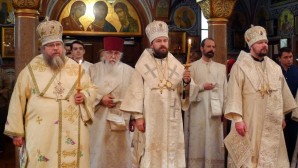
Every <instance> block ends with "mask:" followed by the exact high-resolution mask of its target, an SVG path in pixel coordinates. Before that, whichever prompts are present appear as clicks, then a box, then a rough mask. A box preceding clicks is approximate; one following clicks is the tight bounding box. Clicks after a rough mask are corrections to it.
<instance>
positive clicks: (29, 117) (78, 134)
mask: <svg viewBox="0 0 298 168" xmlns="http://www.w3.org/2000/svg"><path fill="white" fill-rule="evenodd" d="M62 29H63V28H62V26H61V24H60V23H59V22H57V21H48V20H46V21H44V22H42V23H40V24H39V25H38V27H37V33H38V34H39V35H40V40H41V43H42V47H41V52H42V54H41V55H38V56H36V57H34V58H33V60H32V61H31V62H30V63H29V64H28V65H27V66H26V67H25V68H24V69H23V70H22V71H21V72H20V74H19V76H18V79H17V82H16V84H15V88H14V91H13V94H12V97H11V101H10V106H9V112H8V118H7V122H6V127H5V134H6V135H8V136H10V137H12V138H13V143H14V145H16V146H17V147H22V154H21V156H20V158H21V167H23V166H24V167H59V168H60V167H81V168H85V167H86V168H88V167H90V158H89V131H88V122H89V120H91V119H92V117H93V103H94V102H93V100H94V97H95V96H94V95H93V93H95V92H96V89H95V87H94V86H93V85H92V84H91V81H90V78H89V76H88V74H85V73H84V71H81V72H78V69H79V67H78V64H77V63H76V62H75V61H74V60H72V59H69V58H67V57H66V56H65V52H64V48H63V42H62V32H63V30H62ZM78 73H80V80H78ZM78 81H80V88H78V91H77V90H76V88H77V85H78V83H77V82H78Z"/></svg>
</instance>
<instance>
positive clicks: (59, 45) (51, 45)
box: [45, 43, 62, 49]
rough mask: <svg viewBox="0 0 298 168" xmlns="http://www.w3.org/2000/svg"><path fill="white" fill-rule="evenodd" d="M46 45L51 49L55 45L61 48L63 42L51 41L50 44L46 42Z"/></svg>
mask: <svg viewBox="0 0 298 168" xmlns="http://www.w3.org/2000/svg"><path fill="white" fill-rule="evenodd" d="M45 46H46V47H48V48H51V49H52V48H55V47H57V48H60V47H62V43H49V44H46V45H45Z"/></svg>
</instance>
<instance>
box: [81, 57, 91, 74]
mask: <svg viewBox="0 0 298 168" xmlns="http://www.w3.org/2000/svg"><path fill="white" fill-rule="evenodd" d="M91 65H93V64H92V63H91V62H88V61H85V60H84V61H83V62H82V67H83V68H84V69H85V71H86V73H87V74H88V73H89V72H88V71H89V68H90V66H91Z"/></svg>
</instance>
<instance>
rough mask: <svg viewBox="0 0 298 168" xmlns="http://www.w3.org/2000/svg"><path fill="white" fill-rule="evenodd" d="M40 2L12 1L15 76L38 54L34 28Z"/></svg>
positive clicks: (36, 0)
mask: <svg viewBox="0 0 298 168" xmlns="http://www.w3.org/2000/svg"><path fill="white" fill-rule="evenodd" d="M39 6H40V0H22V1H20V0H13V7H14V9H15V12H14V13H15V27H14V28H15V69H16V74H17V75H18V74H19V72H20V71H21V70H22V69H23V68H24V67H25V66H26V65H27V64H28V63H29V62H30V61H31V59H32V58H33V57H34V56H35V55H37V53H38V45H37V37H36V32H35V29H36V26H37V24H38V16H39V12H38V9H39Z"/></svg>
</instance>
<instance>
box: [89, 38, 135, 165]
mask: <svg viewBox="0 0 298 168" xmlns="http://www.w3.org/2000/svg"><path fill="white" fill-rule="evenodd" d="M103 41H104V51H102V57H101V61H100V62H98V63H96V64H94V65H91V66H90V68H89V74H90V77H91V80H92V82H93V83H94V84H95V85H96V86H97V87H98V92H97V94H96V98H97V99H96V102H95V105H96V107H95V116H94V120H93V123H92V125H91V127H90V135H91V137H90V145H91V146H92V148H91V149H90V152H91V167H132V163H131V160H132V157H131V151H130V141H131V140H130V136H129V133H130V132H129V130H128V129H127V128H128V123H129V121H130V114H129V113H124V112H122V111H120V110H119V107H120V104H121V102H122V100H123V99H124V95H125V94H126V91H127V87H128V86H129V82H130V78H131V75H132V74H133V70H134V69H133V68H132V67H130V66H129V65H126V64H124V63H122V62H121V58H122V56H123V52H122V51H123V47H124V46H123V43H124V40H123V39H122V38H119V37H104V39H103Z"/></svg>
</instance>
